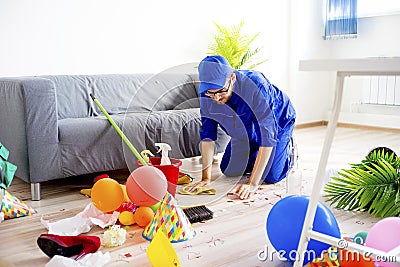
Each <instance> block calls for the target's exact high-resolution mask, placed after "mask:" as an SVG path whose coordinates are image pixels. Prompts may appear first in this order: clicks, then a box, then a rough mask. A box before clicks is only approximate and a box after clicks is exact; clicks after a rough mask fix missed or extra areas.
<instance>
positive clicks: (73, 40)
mask: <svg viewBox="0 0 400 267" xmlns="http://www.w3.org/2000/svg"><path fill="white" fill-rule="evenodd" d="M253 7H254V8H253ZM287 10H288V0H285V1H273V0H267V1H265V0H264V1H262V0H255V1H252V2H251V4H245V3H244V2H243V1H238V0H233V1H212V0H204V1H199V2H193V3H188V2H187V1H183V0H170V1H162V0H149V1H132V0H113V1H111V0H35V1H31V0H0V36H1V42H0V77H1V76H3V77H5V76H22V75H46V74H103V73H135V72H160V71H163V70H165V69H169V68H173V67H174V66H177V65H182V64H188V63H193V62H195V63H196V64H197V62H198V61H200V60H201V59H202V58H203V57H204V56H205V55H206V50H207V46H208V44H209V43H210V42H211V38H212V34H213V32H214V30H215V26H214V22H217V23H219V24H221V25H225V26H230V25H234V24H238V23H239V21H240V20H242V19H244V20H245V22H246V23H245V28H244V30H245V31H246V33H248V34H256V33H258V32H260V36H259V38H258V40H257V43H256V44H255V45H258V46H262V47H263V50H262V51H263V53H262V57H263V58H268V59H269V60H268V62H267V63H265V64H264V65H263V66H260V68H259V69H260V70H262V71H264V72H265V73H266V74H267V76H269V78H270V79H271V81H272V82H274V83H276V84H277V85H278V86H279V87H282V88H283V89H285V88H286V87H287V86H288V79H287V77H288V76H287V74H288V53H287V51H288V12H287ZM195 71H196V70H195V69H194V72H195Z"/></svg>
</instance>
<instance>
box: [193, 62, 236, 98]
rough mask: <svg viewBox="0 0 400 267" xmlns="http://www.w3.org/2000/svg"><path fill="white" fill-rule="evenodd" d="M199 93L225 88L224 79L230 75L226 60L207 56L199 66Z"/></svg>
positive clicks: (230, 71)
mask: <svg viewBox="0 0 400 267" xmlns="http://www.w3.org/2000/svg"><path fill="white" fill-rule="evenodd" d="M198 71H199V79H200V87H199V93H200V94H201V93H203V92H205V91H207V90H213V89H219V88H222V87H224V86H225V83H226V79H227V78H228V76H229V75H230V74H231V73H232V67H231V66H230V65H229V62H228V60H226V59H225V58H224V57H222V56H207V57H205V58H204V59H203V60H202V61H201V62H200V64H199V68H198Z"/></svg>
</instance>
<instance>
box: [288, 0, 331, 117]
mask: <svg viewBox="0 0 400 267" xmlns="http://www.w3.org/2000/svg"><path fill="white" fill-rule="evenodd" d="M322 4H323V1H320V0H303V1H298V0H291V9H290V12H291V15H290V18H291V24H290V25H291V27H290V32H291V34H290V36H291V39H290V53H291V56H290V58H291V60H290V72H289V77H290V91H291V93H292V99H293V102H294V104H295V107H296V110H297V117H298V119H297V123H309V122H315V121H321V120H326V119H327V118H326V113H327V107H329V106H331V102H332V99H333V97H332V96H333V95H332V92H333V90H332V86H333V79H332V74H330V73H324V72H318V73H316V72H299V70H298V69H299V60H302V59H316V58H326V57H327V56H328V55H329V53H330V43H329V42H326V41H324V40H323V38H322V34H323V12H322V10H323V6H322Z"/></svg>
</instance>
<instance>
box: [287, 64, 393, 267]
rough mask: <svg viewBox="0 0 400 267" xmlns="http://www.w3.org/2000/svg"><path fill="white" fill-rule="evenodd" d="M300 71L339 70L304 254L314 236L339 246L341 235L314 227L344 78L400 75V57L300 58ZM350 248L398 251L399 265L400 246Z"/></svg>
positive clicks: (305, 232)
mask: <svg viewBox="0 0 400 267" xmlns="http://www.w3.org/2000/svg"><path fill="white" fill-rule="evenodd" d="M299 70H300V71H332V72H336V91H335V93H336V94H335V101H334V104H333V112H332V115H331V118H330V120H329V123H328V130H327V133H326V136H325V141H324V145H323V148H322V153H321V158H320V162H319V166H318V170H317V174H316V178H315V180H314V185H313V189H312V193H311V196H310V202H309V205H308V208H307V213H306V217H305V219H304V225H303V230H302V233H301V236H300V243H299V246H298V249H297V251H298V255H303V253H304V252H305V251H306V248H307V245H308V241H309V240H310V239H311V238H312V239H315V240H318V241H321V242H324V243H327V244H330V245H333V246H337V244H338V241H339V240H340V239H338V238H335V237H332V236H329V235H326V234H322V233H319V232H316V231H314V230H313V229H312V223H313V221H314V217H315V213H316V210H317V204H318V201H319V194H320V192H321V189H322V186H323V184H322V183H323V175H324V172H325V168H326V164H327V161H328V156H329V152H330V149H331V146H332V141H333V137H334V134H335V129H336V124H337V121H338V117H339V113H340V108H341V105H342V97H343V87H344V79H345V77H349V76H364V75H366V76H371V75H385V76H388V75H400V57H390V58H389V57H379V58H362V59H327V60H301V61H300V62H299ZM348 249H354V250H357V251H359V252H361V253H365V252H368V253H371V256H372V257H374V256H387V255H398V256H399V257H397V264H398V265H400V246H399V247H397V248H395V249H393V250H392V251H391V252H384V251H380V250H377V249H373V248H369V247H366V246H362V245H359V244H356V243H351V242H349V244H348ZM301 266H303V257H298V259H297V261H296V262H295V263H294V267H301Z"/></svg>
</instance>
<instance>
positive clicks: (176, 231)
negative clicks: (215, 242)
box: [142, 192, 196, 242]
mask: <svg viewBox="0 0 400 267" xmlns="http://www.w3.org/2000/svg"><path fill="white" fill-rule="evenodd" d="M159 229H160V230H161V231H163V232H164V234H165V235H166V236H167V238H168V240H169V241H170V242H181V241H186V240H188V239H191V238H193V237H194V236H195V235H196V233H195V231H194V229H193V226H192V224H191V223H190V222H189V219H188V218H187V217H186V215H185V213H184V212H183V210H182V208H181V207H179V206H177V204H176V200H175V198H174V197H173V196H172V195H171V194H170V193H168V192H167V193H166V195H165V197H164V199H163V200H162V202H161V204H160V207H159V208H158V209H157V211H156V213H155V215H154V217H153V219H152V221H151V222H150V223H149V225H147V226H146V228H145V229H144V230H143V233H142V235H143V237H144V238H145V239H147V240H149V241H151V240H152V239H153V238H154V236H155V235H156V232H157V230H159Z"/></svg>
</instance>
